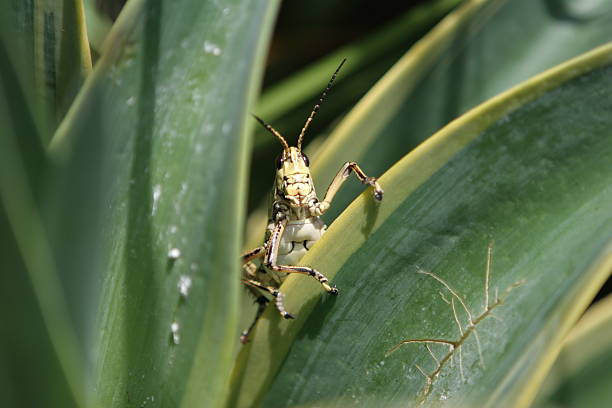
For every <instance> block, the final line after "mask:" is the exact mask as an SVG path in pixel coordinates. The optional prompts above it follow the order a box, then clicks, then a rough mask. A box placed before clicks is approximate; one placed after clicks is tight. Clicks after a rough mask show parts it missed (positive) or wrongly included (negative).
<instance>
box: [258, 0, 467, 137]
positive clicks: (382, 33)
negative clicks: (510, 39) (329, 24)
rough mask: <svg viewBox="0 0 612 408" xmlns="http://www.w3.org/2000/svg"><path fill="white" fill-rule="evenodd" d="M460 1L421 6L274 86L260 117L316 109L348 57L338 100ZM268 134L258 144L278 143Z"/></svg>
mask: <svg viewBox="0 0 612 408" xmlns="http://www.w3.org/2000/svg"><path fill="white" fill-rule="evenodd" d="M459 2H460V0H437V1H434V2H431V3H428V4H424V5H421V6H417V7H415V8H414V9H411V10H410V11H408V12H407V13H406V14H404V15H402V16H400V17H398V18H397V19H396V20H395V21H393V22H391V23H389V24H388V25H386V26H385V27H383V28H382V29H380V30H379V31H377V32H375V33H373V34H371V35H369V36H368V37H366V38H364V39H362V40H359V41H356V42H354V43H351V44H349V45H346V46H343V47H341V48H339V49H337V50H336V51H334V52H333V53H331V54H329V55H327V56H325V57H324V58H322V59H320V60H319V61H317V62H315V63H313V64H311V65H309V66H307V67H305V68H303V69H301V70H300V71H298V72H296V73H294V74H292V75H291V76H289V77H288V78H287V79H284V80H282V81H280V82H278V83H276V84H274V85H272V86H270V87H269V88H268V89H266V91H265V92H264V93H263V95H262V96H261V100H260V101H259V103H258V106H257V114H258V115H259V116H261V117H262V118H265V119H266V121H267V122H273V123H279V122H277V120H278V119H280V118H282V117H283V116H285V115H287V114H288V113H289V112H291V111H293V110H295V109H296V108H298V107H300V106H303V107H304V109H306V110H308V109H310V108H312V106H314V103H311V102H313V101H315V100H316V99H318V97H319V95H320V94H321V91H322V90H323V88H322V85H323V86H324V85H325V84H326V83H327V81H328V80H329V77H330V75H331V73H332V72H334V70H335V69H336V68H337V67H338V64H339V63H340V61H342V59H344V58H346V59H347V61H349V63H348V64H346V65H345V67H344V68H343V71H342V74H343V75H342V76H341V77H339V78H338V80H337V83H336V86H335V88H334V94H335V98H336V99H338V96H339V95H338V94H339V93H340V91H339V89H338V87H339V86H340V84H342V83H343V82H345V81H347V82H348V81H349V78H351V77H352V75H353V74H355V73H358V72H360V71H365V70H367V69H368V68H369V67H371V66H375V65H376V62H377V61H378V60H380V59H381V58H383V57H384V56H385V55H386V54H394V53H395V50H396V49H397V48H399V49H402V48H403V49H405V48H406V45H407V44H410V43H411V42H412V41H414V39H415V37H416V36H417V35H419V34H421V32H422V30H423V29H425V28H427V27H429V26H431V25H432V24H433V23H435V22H436V21H437V20H439V18H440V17H441V16H443V15H444V14H446V13H448V11H450V10H451V9H452V8H453V7H455V6H456V5H457V4H458V3H459ZM411 40H412V41H411ZM381 73H382V72H381ZM373 84H374V82H371V83H370V82H368V81H352V80H351V81H350V86H348V88H352V89H353V93H354V88H355V87H361V88H362V91H363V92H365V91H366V90H367V89H368V88H369V87H370V86H371V85H373ZM315 98H316V99H315ZM334 104H335V102H334V100H330V101H327V102H326V107H327V108H328V109H327V110H329V108H330V106H329V105H334ZM308 113H309V112H306V113H303V112H302V113H300V117H299V122H300V123H298V124H297V126H300V125H302V124H303V122H304V118H303V116H304V114H308ZM268 135H269V133H267V132H257V136H256V140H255V144H256V145H259V144H268V145H269V144H271V143H270V141H272V142H274V140H273V139H271V138H270V137H269V136H268Z"/></svg>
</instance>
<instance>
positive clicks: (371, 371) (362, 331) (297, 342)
mask: <svg viewBox="0 0 612 408" xmlns="http://www.w3.org/2000/svg"><path fill="white" fill-rule="evenodd" d="M611 74H612V44H608V45H607V46H604V47H601V48H600V49H597V50H594V51H593V52H591V53H588V54H586V55H584V56H582V57H579V58H577V59H575V60H572V61H570V62H568V63H566V64H563V65H561V66H559V67H556V68H555V69H553V70H551V71H549V72H546V73H544V74H542V75H540V76H537V77H534V78H533V79H531V80H529V81H527V82H526V83H524V84H522V85H521V86H518V87H516V88H515V89H513V90H511V91H508V92H506V93H504V94H502V95H500V96H498V97H496V98H494V99H492V100H491V101H489V102H487V103H485V104H483V105H482V106H480V107H478V108H476V109H474V110H472V111H470V112H468V113H467V114H465V115H463V116H462V117H461V118H459V119H457V120H455V121H453V122H451V123H450V124H449V125H448V126H446V127H445V128H444V129H442V130H441V131H440V132H438V133H437V134H435V135H434V136H433V137H431V138H430V139H428V140H427V141H426V142H425V143H423V144H422V145H421V146H419V148H417V149H416V150H415V151H414V152H412V153H410V154H409V155H407V156H406V157H405V158H403V159H402V160H401V161H400V162H399V163H398V164H396V165H395V166H393V167H392V168H391V169H390V170H389V171H388V172H387V173H385V174H384V175H383V176H382V177H381V179H380V183H381V185H382V186H383V188H384V189H385V190H386V196H385V199H384V200H383V202H382V203H380V205H377V204H376V203H375V202H374V200H373V198H372V196H371V194H372V193H371V191H366V192H364V193H363V194H362V195H361V196H360V197H359V198H358V199H357V200H356V201H355V202H353V203H352V204H351V205H350V206H349V207H348V208H347V209H346V211H345V212H344V213H343V214H342V215H341V216H340V217H339V218H338V219H337V220H336V222H335V223H334V224H332V226H331V227H330V229H329V230H328V232H327V234H326V235H325V236H324V237H323V238H322V240H320V241H319V242H318V243H317V245H316V246H315V247H313V249H312V250H311V251H309V253H308V254H307V255H306V256H305V257H304V259H302V261H301V263H302V264H305V265H312V266H313V267H315V268H317V269H318V270H320V271H322V272H323V273H325V274H327V275H328V276H330V277H332V278H333V281H334V283H335V284H336V285H337V286H338V287H339V289H340V291H341V292H340V295H339V296H338V297H335V298H329V297H327V296H323V295H322V290H321V288H320V287H319V285H318V284H317V283H316V282H313V280H312V279H308V278H305V277H303V276H299V277H298V276H290V277H289V278H288V279H287V281H286V283H285V284H284V285H283V287H282V288H281V289H282V290H283V291H284V292H285V293H286V307H287V310H289V311H291V312H295V313H296V314H297V316H298V318H297V319H296V320H295V321H280V318H279V316H278V313H277V312H276V311H275V310H272V309H270V310H267V311H266V314H265V315H264V317H263V319H262V320H261V321H260V324H259V325H258V327H257V328H256V333H255V335H254V337H253V341H252V343H251V344H250V345H249V346H248V347H245V348H244V349H243V350H241V353H240V355H239V359H238V363H237V366H236V368H235V370H234V374H233V395H236V396H237V398H236V399H235V401H232V405H233V406H241V407H242V406H253V405H257V404H258V403H262V405H264V406H270V407H276V406H291V405H297V404H302V405H305V406H312V405H321V404H325V405H326V406H345V405H350V404H354V403H359V404H361V405H366V406H367V405H372V404H375V403H376V404H382V405H384V406H395V405H396V404H397V405H402V406H405V405H406V404H409V403H417V402H418V401H421V402H424V403H425V405H427V406H430V405H433V406H437V405H449V406H458V405H459V406H462V405H466V406H476V405H477V406H500V405H504V406H505V405H508V406H514V404H518V403H524V402H528V401H530V399H531V398H532V397H533V388H529V384H530V382H531V385H532V386H533V385H534V383H535V384H537V382H536V380H537V378H538V373H539V372H540V371H545V369H546V368H548V365H549V364H550V361H552V358H553V357H554V354H553V353H554V350H555V347H554V345H555V344H560V342H561V340H562V339H563V337H564V336H565V334H566V332H567V331H568V330H569V328H570V327H571V326H572V325H573V323H574V322H575V320H576V319H577V318H578V317H579V315H580V314H581V312H582V311H583V310H584V308H585V307H586V306H587V305H588V303H589V301H590V300H591V299H592V297H593V296H594V294H595V293H596V291H597V289H598V288H599V287H600V286H601V284H602V283H603V282H604V281H605V279H606V278H607V276H608V274H609V272H610V269H611V265H612V254H611V252H610V246H609V245H610V241H611V238H612V217H610V213H609V211H608V209H609V208H610V205H611V204H612V188H611V186H612V182H611V179H610V172H609V163H610V159H611V157H612V144H610V143H609V140H610V136H611V133H610V129H611V128H612V118H611V117H610V115H608V112H609V110H610V109H612V105H611V104H610V99H609V98H608V95H609V93H610V92H611V91H612V82H610V80H609V78H610V75H611ZM490 245H491V246H492V258H491V261H492V267H491V269H488V267H487V265H491V263H490V262H489V261H488V259H489V258H488V256H487V247H489V246H490ZM486 270H489V273H485V271H486ZM447 285H448V286H447ZM451 289H452V292H451ZM486 289H488V290H486ZM511 289H513V290H512V291H511V292H510V290H511ZM453 293H455V294H456V295H454V294H453ZM498 299H499V300H500V302H499V303H498V301H497V300H498ZM502 301H503V304H502ZM447 302H448V304H447ZM463 303H465V309H464V307H463ZM453 305H454V306H455V310H456V317H455V316H454V314H453ZM487 305H488V307H487ZM466 309H467V310H469V311H470V312H469V313H470V314H471V318H470V317H469V315H468V313H467V312H466ZM489 309H492V312H493V313H492V314H494V315H495V316H496V317H497V319H499V320H497V319H495V318H493V317H490V314H491V311H490V310H489ZM470 321H471V322H473V324H470ZM472 326H473V327H472ZM462 333H463V334H465V336H463V335H462ZM462 336H463V337H462ZM409 339H445V340H447V341H448V342H449V343H452V345H453V346H454V349H453V352H452V353H451V354H450V355H447V353H448V351H449V344H439V343H437V344H432V345H430V349H431V353H430V352H429V350H428V349H427V348H426V347H425V344H409V343H406V344H402V342H403V341H406V340H409ZM460 351H461V353H460ZM434 356H435V357H434ZM451 357H452V364H451V361H450V359H451ZM436 359H437V360H438V361H440V362H441V366H440V370H438V371H436V367H437V364H436ZM417 366H419V367H420V369H422V370H423V373H424V374H422V373H420V372H419V368H417ZM436 372H438V374H439V375H437V376H434V375H433V374H434V373H436ZM425 375H430V376H431V382H432V384H431V386H430V387H428V386H427V380H426V378H425Z"/></svg>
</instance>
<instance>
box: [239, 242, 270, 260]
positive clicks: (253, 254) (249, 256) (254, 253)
mask: <svg viewBox="0 0 612 408" xmlns="http://www.w3.org/2000/svg"><path fill="white" fill-rule="evenodd" d="M264 253H265V248H264V247H263V246H260V247H257V248H254V249H251V250H250V251H246V252H245V253H243V254H242V255H241V256H240V258H241V259H242V262H243V263H246V262H249V261H252V260H253V259H256V258H259V257H261V256H263V255H264Z"/></svg>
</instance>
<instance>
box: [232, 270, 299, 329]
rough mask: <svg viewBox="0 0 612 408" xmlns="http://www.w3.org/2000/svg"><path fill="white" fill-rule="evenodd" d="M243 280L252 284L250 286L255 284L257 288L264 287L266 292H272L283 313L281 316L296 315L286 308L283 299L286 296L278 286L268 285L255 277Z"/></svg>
mask: <svg viewBox="0 0 612 408" xmlns="http://www.w3.org/2000/svg"><path fill="white" fill-rule="evenodd" d="M242 282H243V283H244V284H245V285H250V286H254V287H256V288H259V289H263V290H265V291H266V292H268V293H269V294H271V295H272V296H273V297H274V299H275V305H276V309H277V310H278V312H279V313H280V314H281V316H283V317H284V318H285V319H293V318H294V316H293V315H292V314H291V313H288V312H287V311H286V310H285V305H284V303H283V299H284V297H285V295H283V293H282V292H281V291H279V290H278V289H277V288H275V287H274V286H268V285H265V284H263V283H261V282H259V281H256V280H255V279H243V280H242Z"/></svg>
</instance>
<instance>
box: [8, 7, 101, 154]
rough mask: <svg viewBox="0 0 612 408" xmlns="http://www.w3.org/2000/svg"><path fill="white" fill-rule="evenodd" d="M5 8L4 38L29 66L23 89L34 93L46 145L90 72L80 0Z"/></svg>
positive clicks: (24, 77)
mask: <svg viewBox="0 0 612 408" xmlns="http://www.w3.org/2000/svg"><path fill="white" fill-rule="evenodd" d="M9 3H10V5H7V7H6V8H5V15H4V17H6V20H5V21H4V23H5V24H4V27H3V31H4V34H3V35H4V36H5V37H6V38H7V39H9V41H10V43H11V44H12V46H13V47H14V48H15V49H16V50H18V52H20V53H21V54H22V56H23V57H24V59H25V60H26V61H27V63H26V64H24V68H25V70H24V71H23V72H20V75H21V76H22V86H23V87H24V88H29V90H30V91H32V92H33V95H34V98H35V100H36V102H37V106H36V108H37V112H36V114H37V115H38V117H39V119H40V122H41V127H42V132H41V137H43V142H44V143H46V142H48V141H49V139H50V137H51V135H52V134H53V132H54V131H55V128H56V126H57V124H58V123H59V122H60V121H61V119H62V118H63V116H64V115H65V113H66V111H67V110H68V108H69V107H70V104H71V103H72V101H73V99H74V97H75V96H76V94H77V92H78V90H79V89H80V87H81V85H82V84H83V82H84V80H85V78H86V76H87V75H88V74H89V72H90V71H91V55H90V51H89V44H88V41H87V33H86V28H85V17H84V11H83V4H82V1H81V0H62V1H34V2H32V1H14V0H11V1H10V2H9Z"/></svg>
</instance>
